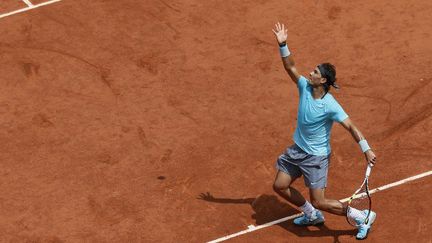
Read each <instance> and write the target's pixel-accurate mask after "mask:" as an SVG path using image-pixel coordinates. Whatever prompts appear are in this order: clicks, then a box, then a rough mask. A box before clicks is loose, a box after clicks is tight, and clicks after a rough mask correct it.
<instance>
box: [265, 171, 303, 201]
mask: <svg viewBox="0 0 432 243" xmlns="http://www.w3.org/2000/svg"><path fill="white" fill-rule="evenodd" d="M297 178H298V177H295V178H293V177H292V176H290V175H288V174H287V173H285V172H282V171H280V170H279V171H278V172H277V174H276V179H275V181H274V183H273V190H274V191H275V192H276V193H277V194H278V195H279V196H281V197H283V198H284V199H285V200H287V201H288V202H290V203H292V204H294V205H296V206H297V207H301V206H303V205H304V204H305V202H306V200H305V199H304V197H303V196H302V195H301V194H300V192H299V191H297V190H296V189H294V188H293V187H291V184H292V183H293V182H294V181H295V180H296V179H297Z"/></svg>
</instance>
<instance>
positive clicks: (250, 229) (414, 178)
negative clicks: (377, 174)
mask: <svg viewBox="0 0 432 243" xmlns="http://www.w3.org/2000/svg"><path fill="white" fill-rule="evenodd" d="M429 175H432V170H430V171H428V172H424V173H421V174H418V175H416V176H411V177H408V178H406V179H403V180H400V181H396V182H393V183H390V184H387V185H384V186H380V187H378V188H375V189H373V190H370V191H369V193H370V194H372V193H375V192H379V191H384V190H386V189H389V188H391V187H395V186H399V185H401V184H404V183H407V182H409V181H413V180H417V179H420V178H422V177H425V176H429ZM348 200H349V197H347V198H344V199H341V200H339V201H340V202H347V201H348ZM302 215H303V213H298V214H294V215H291V216H288V217H285V218H281V219H278V220H275V221H272V222H268V223H266V224H262V225H258V226H254V225H249V226H248V229H246V230H243V231H240V232H237V233H234V234H231V235H227V236H224V237H221V238H219V239H216V240H212V241H209V242H208V243H216V242H221V241H225V240H228V239H231V238H234V237H237V236H239V235H244V234H247V233H250V232H253V231H255V230H259V229H263V228H266V227H269V226H272V225H275V224H279V223H282V222H284V221H287V220H290V219H294V218H297V217H300V216H302Z"/></svg>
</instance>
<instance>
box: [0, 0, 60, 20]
mask: <svg viewBox="0 0 432 243" xmlns="http://www.w3.org/2000/svg"><path fill="white" fill-rule="evenodd" d="M60 1H61V0H51V1H47V2H44V3H39V4H36V5H33V4H32V3H30V2H29V1H27V2H29V3H30V4H31V5H29V6H28V7H26V8H21V9H18V10H15V11H12V12H9V13H5V14H2V15H0V19H1V18H4V17H7V16H11V15H14V14H17V13H22V12H25V11H29V10H32V9H35V8H39V7H42V6H45V5H48V4H52V3H56V2H60ZM27 5H28V4H27Z"/></svg>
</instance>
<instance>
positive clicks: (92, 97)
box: [0, 0, 432, 243]
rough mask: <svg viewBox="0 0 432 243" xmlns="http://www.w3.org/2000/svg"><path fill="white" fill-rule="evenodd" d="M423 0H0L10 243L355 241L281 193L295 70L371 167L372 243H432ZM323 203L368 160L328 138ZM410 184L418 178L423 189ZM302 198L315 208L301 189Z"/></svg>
mask: <svg viewBox="0 0 432 243" xmlns="http://www.w3.org/2000/svg"><path fill="white" fill-rule="evenodd" d="M431 9H432V2H431V1H429V0H417V1H406V0H393V1H387V0H378V1H377V0H365V1H360V2H359V1H346V0H345V1H342V0H332V1H331V0H312V1H293V0H288V1H280V0H278V1H276V0H270V1H260V0H258V1H246V0H240V1H230V2H226V1H219V0H217V1H201V0H182V1H180V0H172V1H166V0H144V1H142V0H122V1H118V0H62V1H42V0H25V1H18V0H2V1H0V16H1V18H0V87H1V89H0V117H1V118H0V144H1V148H0V161H1V165H0V175H1V176H0V191H1V194H0V242H209V241H223V240H226V241H227V242H355V241H356V240H355V237H354V235H355V232H356V230H355V229H353V228H352V227H351V226H349V225H348V223H347V222H346V220H345V218H343V217H337V216H333V215H330V214H325V217H326V224H325V226H322V227H308V228H297V227H294V226H292V218H293V217H294V216H295V215H298V213H299V211H298V210H297V209H296V208H294V207H292V206H291V205H290V204H288V203H287V202H285V201H283V200H282V199H281V198H280V197H278V196H277V195H276V194H275V193H274V192H273V191H272V183H273V179H274V176H275V173H276V171H275V169H274V163H275V161H276V159H277V157H278V156H279V155H280V153H281V152H282V151H284V149H285V148H286V147H287V146H289V145H291V143H292V139H291V137H292V135H293V132H294V129H295V125H296V113H297V105H298V94H297V88H296V87H295V85H293V84H292V82H291V81H290V80H289V77H288V76H287V74H286V73H285V71H284V70H283V67H282V64H281V60H280V57H279V53H278V47H277V44H276V41H275V39H274V36H273V33H272V31H271V28H273V26H274V24H275V23H276V22H278V21H280V22H282V23H284V24H285V25H286V26H287V27H288V43H289V46H290V50H291V52H292V53H293V57H294V59H295V60H296V66H297V68H298V70H299V71H300V72H301V73H302V74H304V75H307V74H308V73H309V72H310V71H311V70H313V68H314V67H315V66H316V65H317V64H319V63H321V62H331V63H333V64H334V65H335V66H336V67H337V77H338V82H339V85H340V86H341V90H339V91H332V93H333V95H334V96H335V97H336V99H337V100H338V101H339V102H340V103H341V104H342V106H343V108H344V109H345V111H346V112H347V113H348V114H349V116H350V117H351V119H352V120H353V121H354V123H355V124H356V125H357V126H358V127H359V128H360V130H361V131H362V133H363V134H364V135H365V136H366V138H367V139H368V141H369V144H370V145H371V146H372V147H373V148H374V151H375V153H376V154H377V156H378V163H377V166H375V167H374V168H373V170H372V174H371V177H370V188H372V189H376V190H375V191H374V193H373V194H372V200H373V206H372V207H373V209H374V210H375V211H376V212H377V214H378V217H377V220H376V222H375V224H374V227H373V229H372V232H371V234H370V235H369V237H368V239H367V240H366V241H367V242H428V243H430V242H431V241H432V238H431V235H430V232H431V230H432V221H431V219H432V211H431V210H430V205H431V204H432V196H431V193H432V176H430V175H429V174H430V171H431V168H432V156H431V153H430V151H431V149H432V142H431V140H430V137H431V136H432V129H431V127H432V103H431V99H430V96H431V95H432V93H431V88H432V86H431V85H432V78H431V77H432V70H431V68H430V67H431V66H432V45H431V43H432V40H431V33H432V27H431V25H430V23H432V15H431V14H430V10H431ZM331 142H332V149H333V150H332V151H333V153H332V157H331V162H330V170H329V181H328V188H327V191H326V194H327V196H328V197H331V198H335V199H340V200H344V199H345V198H346V197H348V196H349V195H351V193H353V191H354V190H355V189H356V188H357V187H358V186H359V184H360V183H361V181H362V179H363V176H364V171H365V168H366V165H365V161H364V157H363V155H362V154H361V152H360V149H359V147H358V145H356V144H355V142H354V141H353V139H352V137H351V135H350V134H348V133H347V132H346V131H345V130H344V129H343V128H342V127H341V126H340V125H338V124H335V125H334V126H333V131H332V140H331ZM413 178H414V179H413ZM294 186H295V187H296V188H297V189H299V190H300V191H301V192H302V193H303V194H304V195H307V190H306V188H305V187H304V186H303V183H302V180H298V181H297V182H295V184H294Z"/></svg>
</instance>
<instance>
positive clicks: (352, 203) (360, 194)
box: [346, 179, 372, 227]
mask: <svg viewBox="0 0 432 243" xmlns="http://www.w3.org/2000/svg"><path fill="white" fill-rule="evenodd" d="M352 208H354V209H357V210H359V211H363V212H364V211H365V210H367V215H366V218H365V219H364V220H363V221H356V220H354V219H353V218H352V217H349V216H348V215H350V210H352ZM371 209H372V199H371V197H370V194H369V186H368V180H367V179H365V181H364V182H363V184H362V186H361V187H360V188H359V189H358V190H357V191H356V192H355V193H354V194H353V195H352V196H351V197H350V199H349V200H348V205H347V212H346V219H347V221H348V223H349V224H350V225H352V226H355V227H357V226H359V225H361V224H363V223H366V224H367V223H368V220H369V214H370V212H371Z"/></svg>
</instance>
